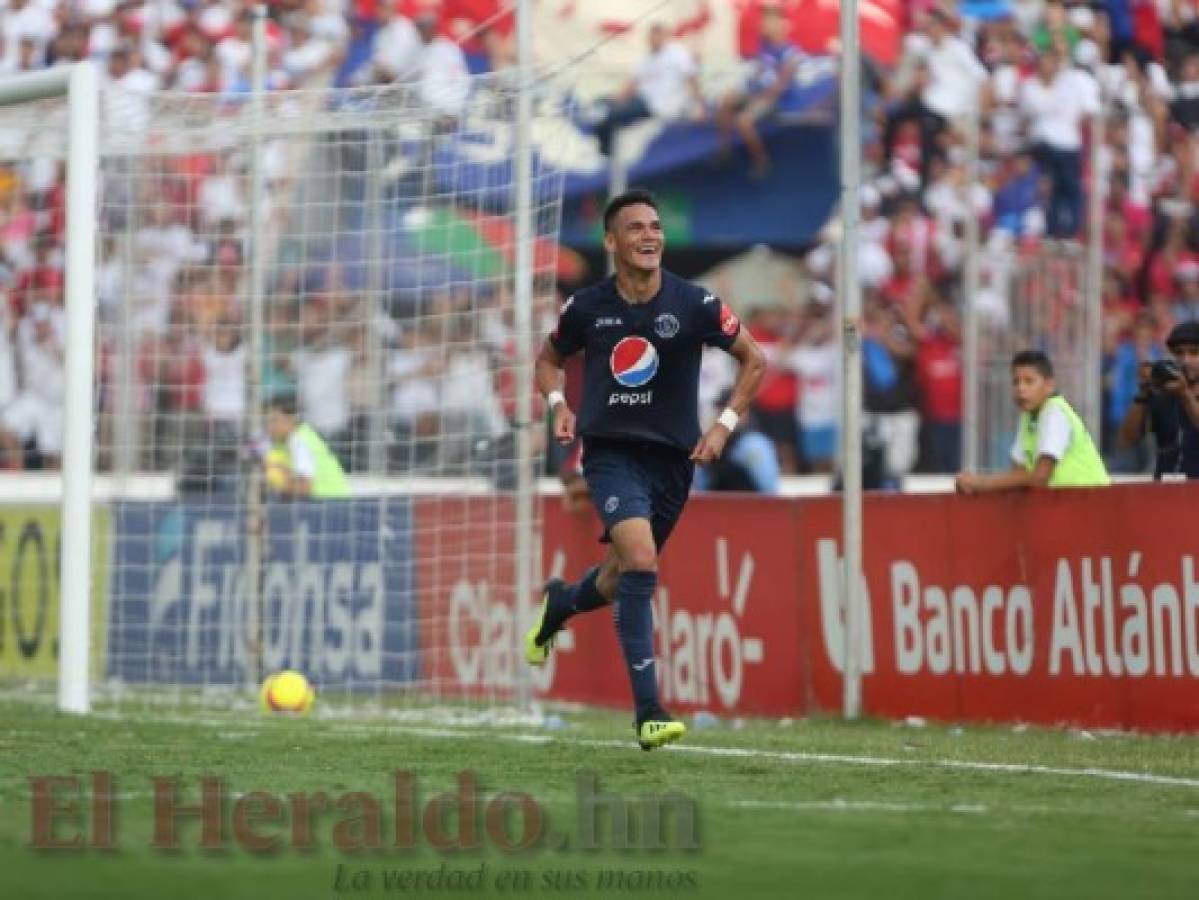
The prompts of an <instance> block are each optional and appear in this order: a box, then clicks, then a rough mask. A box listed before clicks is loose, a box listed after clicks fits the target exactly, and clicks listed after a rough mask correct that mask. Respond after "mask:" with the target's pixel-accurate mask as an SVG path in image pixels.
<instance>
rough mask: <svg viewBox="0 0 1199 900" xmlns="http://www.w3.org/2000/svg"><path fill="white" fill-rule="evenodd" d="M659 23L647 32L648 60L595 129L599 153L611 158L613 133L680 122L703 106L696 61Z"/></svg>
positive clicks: (611, 102)
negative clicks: (652, 122)
mask: <svg viewBox="0 0 1199 900" xmlns="http://www.w3.org/2000/svg"><path fill="white" fill-rule="evenodd" d="M669 36H670V32H669V31H668V30H667V28H666V26H665V25H663V24H662V23H660V22H656V23H654V24H653V25H652V26H650V30H649V56H647V57H646V58H645V59H644V60H643V61H642V63H641V65H639V66H638V67H637V72H636V74H635V75H634V76H633V78H632V80H630V81H629V83H628V84H627V85H625V88H624V90H622V91H621V92H620V93H619V94H617V95H616V97H614V98H613V99H612V100H611V101H610V103H609V105H608V109H607V112H606V113H605V114H604V117H603V119H601V120H600V121H599V122H598V123H597V124H596V126H595V136H596V138H597V139H598V140H599V148H600V153H602V154H603V155H604V156H610V155H611V153H612V142H613V140H614V136H615V134H616V132H617V131H618V130H619V129H621V128H623V127H624V126H625V125H631V124H632V123H634V122H638V121H640V120H642V119H648V118H650V117H656V118H659V119H680V118H683V117H685V116H686V115H687V114H688V112H690V111H692V110H694V109H697V108H699V107H700V106H702V98H701V97H700V93H699V82H698V80H697V78H696V65H695V58H694V57H693V56H692V55H691V51H690V50H688V49H687V48H686V47H684V46H683V45H682V44H680V43H679V42H677V41H671V40H668V38H669Z"/></svg>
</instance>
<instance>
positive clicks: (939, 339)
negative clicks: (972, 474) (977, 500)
mask: <svg viewBox="0 0 1199 900" xmlns="http://www.w3.org/2000/svg"><path fill="white" fill-rule="evenodd" d="M929 322H930V324H929V325H927V326H925V327H924V328H923V329H922V331H921V333H920V335H919V341H918V344H917V348H916V380H917V383H918V385H919V388H920V412H921V416H922V419H921V429H920V430H921V441H920V444H921V448H922V450H923V453H922V456H923V457H924V465H923V467H922V468H924V469H925V470H926V471H929V472H956V471H957V470H958V469H959V468H961V461H962V352H961V319H960V317H959V316H958V311H957V307H955V306H954V305H953V303H951V302H949V301H947V300H940V301H938V302H937V303H936V304H934V306H933V308H932V311H931V313H930V315H929Z"/></svg>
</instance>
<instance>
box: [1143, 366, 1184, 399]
mask: <svg viewBox="0 0 1199 900" xmlns="http://www.w3.org/2000/svg"><path fill="white" fill-rule="evenodd" d="M1183 377H1184V376H1183V374H1182V367H1181V366H1179V365H1178V363H1176V362H1175V361H1174V360H1172V359H1159V360H1158V361H1157V362H1155V363H1154V364H1153V365H1152V366H1151V367H1150V369H1149V383H1150V384H1151V385H1152V386H1153V390H1155V391H1160V390H1163V389H1164V388H1165V387H1166V385H1168V384H1169V383H1170V382H1172V381H1178V380H1179V379H1180V378H1183Z"/></svg>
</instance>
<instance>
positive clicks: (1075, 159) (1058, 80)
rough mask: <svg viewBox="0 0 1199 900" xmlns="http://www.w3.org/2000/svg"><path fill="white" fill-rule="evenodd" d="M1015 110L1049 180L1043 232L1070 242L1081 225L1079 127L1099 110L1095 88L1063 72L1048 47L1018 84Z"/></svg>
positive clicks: (1080, 75) (1085, 78)
mask: <svg viewBox="0 0 1199 900" xmlns="http://www.w3.org/2000/svg"><path fill="white" fill-rule="evenodd" d="M1020 108H1021V111H1022V112H1023V113H1024V115H1025V117H1026V118H1027V119H1028V121H1029V125H1030V126H1031V131H1032V136H1033V142H1034V144H1035V150H1036V156H1037V161H1038V162H1039V163H1040V165H1041V167H1042V170H1043V171H1044V172H1046V173H1047V174H1048V175H1049V177H1050V180H1051V182H1052V194H1051V196H1050V199H1049V209H1048V212H1047V219H1048V234H1049V236H1050V237H1055V238H1072V237H1074V236H1075V235H1077V234H1078V229H1079V227H1080V226H1081V225H1082V201H1083V196H1082V136H1083V131H1082V129H1083V123H1084V122H1086V120H1087V119H1088V118H1089V117H1091V116H1093V115H1094V114H1095V113H1097V112H1098V111H1099V85H1098V84H1097V83H1096V82H1095V79H1094V78H1092V77H1091V76H1090V75H1088V74H1087V73H1086V72H1083V71H1082V70H1080V69H1074V68H1065V67H1064V66H1063V64H1062V57H1061V52H1060V51H1059V50H1058V49H1057V48H1056V47H1050V48H1048V49H1047V50H1046V51H1045V52H1044V53H1043V54H1042V55H1041V58H1040V60H1039V61H1038V67H1037V75H1036V77H1035V78H1029V79H1028V80H1027V81H1025V82H1024V84H1023V86H1022V88H1021V94H1020Z"/></svg>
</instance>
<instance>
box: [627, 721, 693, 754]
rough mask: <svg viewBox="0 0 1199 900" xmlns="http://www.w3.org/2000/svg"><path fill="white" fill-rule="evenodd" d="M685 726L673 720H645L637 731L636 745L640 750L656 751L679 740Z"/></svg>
mask: <svg viewBox="0 0 1199 900" xmlns="http://www.w3.org/2000/svg"><path fill="white" fill-rule="evenodd" d="M686 733H687V726H686V725H684V724H683V723H682V722H676V721H675V720H674V719H646V720H645V721H644V722H642V723H641V727H640V728H638V729H637V743H638V744H640V745H641V749H642V750H657V749H658V748H659V747H665V746H666V745H667V744H671V743H673V742H675V741H677V740H678V739H679V738H681V737H682V736H683V735H684V734H686Z"/></svg>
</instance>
